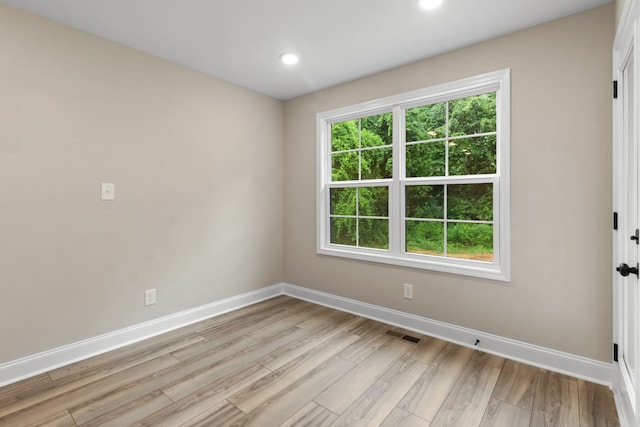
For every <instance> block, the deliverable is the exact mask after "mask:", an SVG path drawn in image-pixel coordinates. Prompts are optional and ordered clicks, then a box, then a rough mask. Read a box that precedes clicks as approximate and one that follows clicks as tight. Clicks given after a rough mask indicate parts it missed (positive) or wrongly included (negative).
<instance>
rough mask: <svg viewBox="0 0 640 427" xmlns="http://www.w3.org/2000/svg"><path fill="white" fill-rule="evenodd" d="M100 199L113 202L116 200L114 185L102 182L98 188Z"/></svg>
mask: <svg viewBox="0 0 640 427" xmlns="http://www.w3.org/2000/svg"><path fill="white" fill-rule="evenodd" d="M100 199H101V200H115V199H116V185H115V184H113V183H111V182H103V183H102V184H101V186H100Z"/></svg>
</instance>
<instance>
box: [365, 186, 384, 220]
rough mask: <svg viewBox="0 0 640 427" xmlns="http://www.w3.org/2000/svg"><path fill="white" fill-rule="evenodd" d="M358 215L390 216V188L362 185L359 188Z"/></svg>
mask: <svg viewBox="0 0 640 427" xmlns="http://www.w3.org/2000/svg"><path fill="white" fill-rule="evenodd" d="M358 216H389V188H388V187H361V188H360V189H359V190H358Z"/></svg>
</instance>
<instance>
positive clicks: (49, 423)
mask: <svg viewBox="0 0 640 427" xmlns="http://www.w3.org/2000/svg"><path fill="white" fill-rule="evenodd" d="M31 427H77V424H76V423H75V421H74V420H73V418H72V417H71V415H70V414H69V411H63V412H59V413H57V414H54V415H52V416H51V417H48V418H46V419H44V420H41V421H39V422H36V423H34V424H32V425H31Z"/></svg>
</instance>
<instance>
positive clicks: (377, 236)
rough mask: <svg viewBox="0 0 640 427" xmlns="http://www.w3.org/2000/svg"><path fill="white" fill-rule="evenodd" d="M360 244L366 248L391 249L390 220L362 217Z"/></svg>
mask: <svg viewBox="0 0 640 427" xmlns="http://www.w3.org/2000/svg"><path fill="white" fill-rule="evenodd" d="M358 226H359V232H360V239H359V243H360V246H363V247H366V248H376V249H389V220H387V219H360V220H359V223H358Z"/></svg>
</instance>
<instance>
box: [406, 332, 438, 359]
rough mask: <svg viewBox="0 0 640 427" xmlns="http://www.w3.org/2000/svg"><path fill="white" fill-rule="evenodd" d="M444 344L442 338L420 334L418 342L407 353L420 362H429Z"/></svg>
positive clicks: (436, 355)
mask: <svg viewBox="0 0 640 427" xmlns="http://www.w3.org/2000/svg"><path fill="white" fill-rule="evenodd" d="M446 345H447V342H446V341H444V340H441V339H438V338H432V337H428V336H424V335H421V336H420V342H419V343H417V344H416V345H415V346H414V347H413V348H412V349H411V351H410V352H409V355H410V356H411V357H413V358H414V359H415V360H417V361H418V362H420V363H425V364H430V363H431V362H433V361H434V360H435V359H436V357H438V355H439V354H440V353H441V352H442V350H443V349H444V347H445V346H446Z"/></svg>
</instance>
